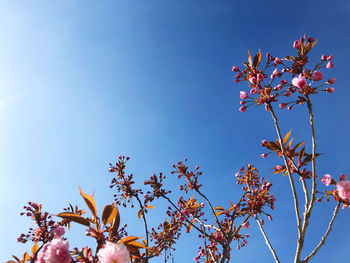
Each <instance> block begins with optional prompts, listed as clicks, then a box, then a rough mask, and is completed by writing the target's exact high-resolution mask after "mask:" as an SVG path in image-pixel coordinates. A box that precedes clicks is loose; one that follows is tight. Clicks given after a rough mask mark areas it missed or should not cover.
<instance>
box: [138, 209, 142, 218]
mask: <svg viewBox="0 0 350 263" xmlns="http://www.w3.org/2000/svg"><path fill="white" fill-rule="evenodd" d="M142 216H143V215H142V210H141V209H140V210H139V211H138V212H137V217H138V218H139V220H141V218H142Z"/></svg>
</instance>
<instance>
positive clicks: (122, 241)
mask: <svg viewBox="0 0 350 263" xmlns="http://www.w3.org/2000/svg"><path fill="white" fill-rule="evenodd" d="M138 239H140V238H139V237H136V236H128V237H124V238H122V239H121V240H119V241H118V243H117V244H123V243H125V244H128V243H130V242H132V241H135V240H138Z"/></svg>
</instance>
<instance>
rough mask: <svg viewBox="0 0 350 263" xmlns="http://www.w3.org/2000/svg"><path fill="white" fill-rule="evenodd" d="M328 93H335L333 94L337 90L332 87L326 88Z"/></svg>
mask: <svg viewBox="0 0 350 263" xmlns="http://www.w3.org/2000/svg"><path fill="white" fill-rule="evenodd" d="M326 91H327V92H328V93H333V92H334V91H335V89H334V88H331V87H328V88H326Z"/></svg>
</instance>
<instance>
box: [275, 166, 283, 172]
mask: <svg viewBox="0 0 350 263" xmlns="http://www.w3.org/2000/svg"><path fill="white" fill-rule="evenodd" d="M275 169H276V170H277V171H281V170H283V166H282V165H276V166H275Z"/></svg>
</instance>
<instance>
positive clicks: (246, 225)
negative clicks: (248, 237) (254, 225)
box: [242, 221, 250, 229]
mask: <svg viewBox="0 0 350 263" xmlns="http://www.w3.org/2000/svg"><path fill="white" fill-rule="evenodd" d="M242 226H243V227H245V228H246V229H249V227H250V224H249V221H248V222H245V223H244V224H243V225H242Z"/></svg>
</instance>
